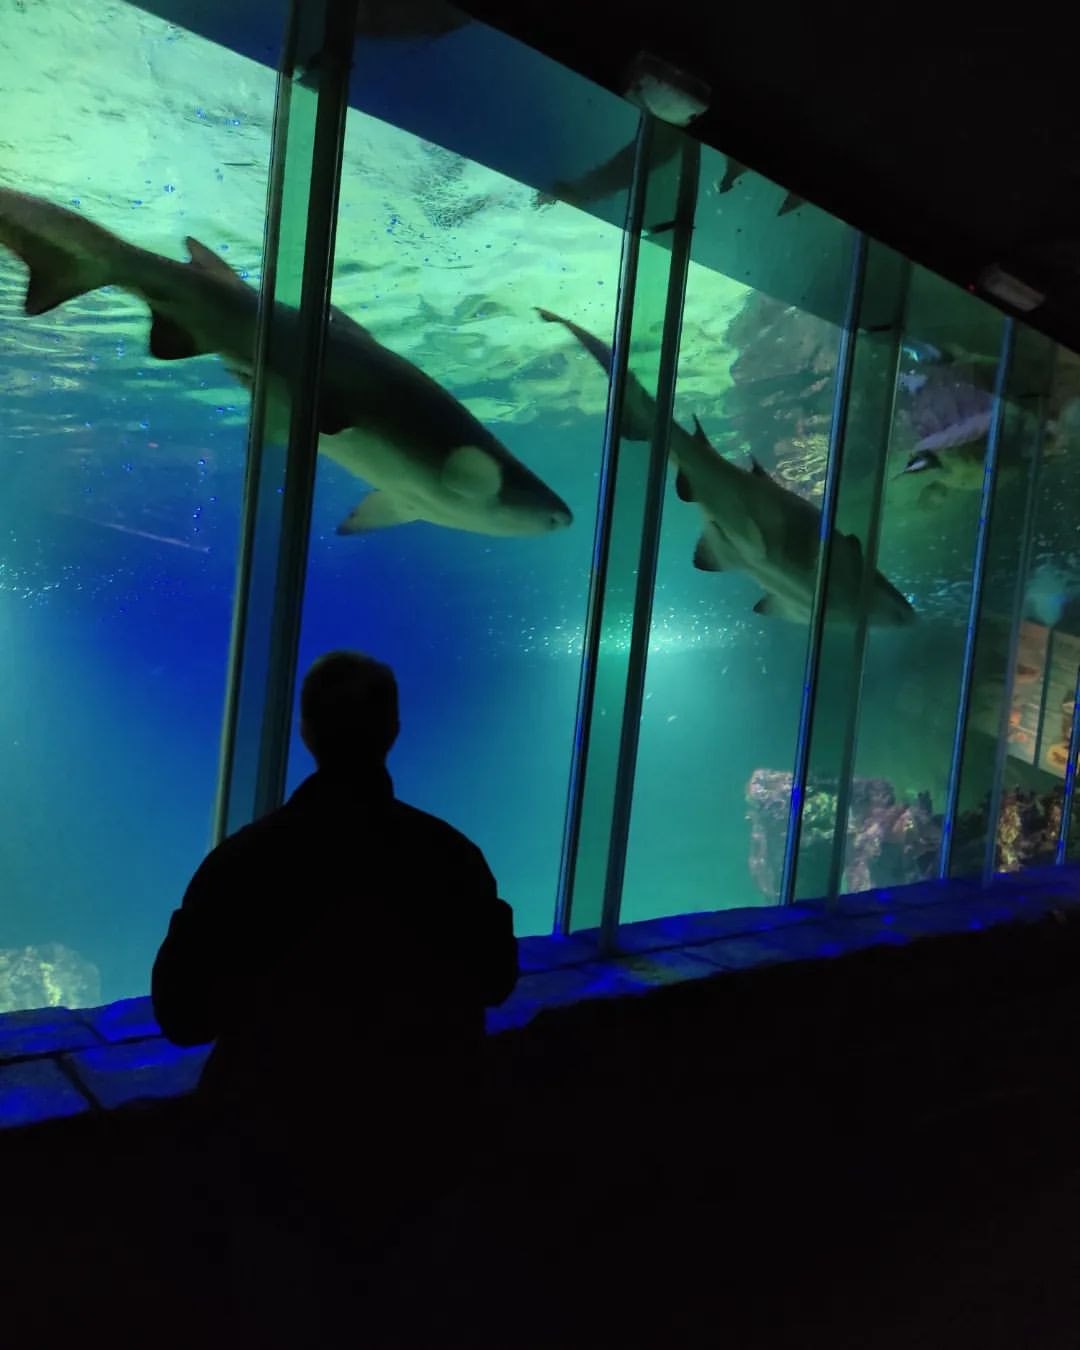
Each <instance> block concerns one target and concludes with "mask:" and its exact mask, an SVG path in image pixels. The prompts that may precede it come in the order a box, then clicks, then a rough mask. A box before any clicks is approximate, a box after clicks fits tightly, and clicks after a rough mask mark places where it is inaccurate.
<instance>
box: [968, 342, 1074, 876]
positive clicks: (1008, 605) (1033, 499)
mask: <svg viewBox="0 0 1080 1350" xmlns="http://www.w3.org/2000/svg"><path fill="white" fill-rule="evenodd" d="M1008 395H1009V401H1008V406H1007V413H1006V421H1005V432H1004V435H1003V440H1002V465H1001V469H1000V471H999V482H998V488H997V492H996V494H995V498H994V508H993V517H992V532H993V542H994V548H993V551H992V567H991V569H990V570H988V575H987V585H986V588H985V593H984V601H983V607H982V613H981V615H980V623H979V648H978V654H979V661H978V664H977V667H976V681H975V685H974V691H973V698H972V710H971V718H970V723H969V728H968V738H967V746H966V754H965V760H964V782H965V787H966V799H967V806H968V811H967V814H966V815H965V816H963V817H962V818H961V822H960V823H961V825H962V826H963V827H964V834H963V841H964V843H965V844H967V848H966V849H965V850H964V851H962V852H960V853H959V856H957V857H955V858H954V862H953V869H952V870H953V872H954V874H962V873H964V872H967V873H970V872H972V871H974V870H978V866H979V865H980V864H982V863H989V865H990V867H991V868H992V869H993V870H997V871H1016V870H1019V869H1020V868H1023V867H1027V866H1034V865H1040V864H1047V863H1052V862H1053V861H1054V857H1055V852H1056V847H1057V840H1058V835H1059V832H1060V830H1061V809H1062V797H1063V789H1064V779H1065V769H1066V765H1067V763H1068V751H1069V737H1070V732H1071V730H1072V720H1073V719H1072V712H1073V703H1074V699H1075V691H1076V682H1077V671H1078V668H1080V622H1078V620H1080V609H1078V608H1077V604H1076V568H1077V547H1076V539H1077V524H1076V503H1077V501H1078V500H1080V495H1078V494H1080V445H1078V438H1077V434H1076V406H1075V404H1076V400H1077V398H1078V395H1080V360H1078V359H1077V357H1076V356H1075V355H1074V354H1073V353H1071V352H1067V351H1064V350H1061V349H1058V350H1057V351H1056V352H1055V350H1054V348H1053V347H1052V345H1051V344H1050V343H1049V342H1048V341H1047V340H1046V339H1045V338H1042V337H1040V336H1039V335H1038V334H1035V333H1031V332H1025V331H1024V330H1020V331H1019V332H1018V334H1017V340H1016V355H1015V357H1014V360H1013V367H1012V370H1011V372H1010V378H1009V386H1008ZM995 792H996V799H995V795H994V794H995ZM990 816H993V817H994V818H995V819H996V822H997V828H996V831H995V839H994V844H993V852H992V855H990V850H989V844H988V841H987V834H988V832H989V830H988V823H987V822H988V818H989V817H990ZM1074 824H1075V822H1074ZM1070 843H1071V847H1070V853H1072V854H1073V855H1074V856H1075V845H1076V843H1077V841H1076V838H1075V836H1074V835H1070Z"/></svg>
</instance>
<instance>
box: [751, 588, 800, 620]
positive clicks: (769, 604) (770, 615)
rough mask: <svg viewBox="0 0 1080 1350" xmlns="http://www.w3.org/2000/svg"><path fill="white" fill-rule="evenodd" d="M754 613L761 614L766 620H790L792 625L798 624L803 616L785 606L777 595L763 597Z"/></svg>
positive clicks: (755, 607)
mask: <svg viewBox="0 0 1080 1350" xmlns="http://www.w3.org/2000/svg"><path fill="white" fill-rule="evenodd" d="M754 613H755V614H760V615H762V616H763V617H764V618H766V619H788V620H790V621H791V622H792V623H798V622H799V621H800V620H801V618H802V616H801V615H800V614H798V613H797V612H796V611H795V610H793V609H792V608H791V606H790V605H785V604H784V602H783V600H781V599H780V597H779V596H776V595H763V596H762V597H761V599H760V600H759V601H758V602H757V604H756V605H755V606H754Z"/></svg>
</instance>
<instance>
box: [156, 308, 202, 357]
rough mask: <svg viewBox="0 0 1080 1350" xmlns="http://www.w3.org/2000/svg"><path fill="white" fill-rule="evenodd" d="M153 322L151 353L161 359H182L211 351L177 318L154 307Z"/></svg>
mask: <svg viewBox="0 0 1080 1350" xmlns="http://www.w3.org/2000/svg"><path fill="white" fill-rule="evenodd" d="M150 313H151V314H152V315H153V323H152V324H151V325H150V355H151V356H156V357H157V358H158V360H159V361H182V360H183V359H184V358H185V357H187V356H201V355H202V354H203V353H204V352H207V351H209V350H210V349H209V348H208V347H203V346H200V345H199V343H197V342H196V341H195V339H194V338H193V337H192V336H191V334H190V333H189V332H188V331H187V329H186V328H183V327H181V325H180V324H178V323H177V322H176V320H175V319H170V318H167V317H166V315H164V314H159V313H158V312H157V310H155V309H152V310H151V311H150Z"/></svg>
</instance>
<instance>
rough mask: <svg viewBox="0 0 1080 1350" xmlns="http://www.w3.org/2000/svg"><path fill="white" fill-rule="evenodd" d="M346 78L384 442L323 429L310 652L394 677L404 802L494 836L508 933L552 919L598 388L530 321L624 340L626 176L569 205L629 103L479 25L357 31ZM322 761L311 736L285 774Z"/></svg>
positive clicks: (342, 251)
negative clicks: (619, 332) (572, 319)
mask: <svg viewBox="0 0 1080 1350" xmlns="http://www.w3.org/2000/svg"><path fill="white" fill-rule="evenodd" d="M436 49H437V50H436ZM478 69H483V70H484V71H485V72H488V73H489V74H490V76H491V80H490V83H489V82H488V81H487V79H486V78H485V81H483V82H481V83H480V85H478V82H477V80H476V71H477V70H478ZM355 72H356V73H355V79H354V88H353V102H354V104H355V105H356V106H354V107H353V109H352V110H351V112H350V115H349V119H348V123H347V133H346V144H345V156H344V171H343V181H342V188H341V205H340V213H339V221H338V234H337V249H336V266H335V275H334V287H333V303H334V306H335V316H334V318H333V320H332V322H333V323H334V324H362V325H363V326H364V328H365V329H366V330H367V331H368V332H369V333H370V335H371V338H373V339H374V340H375V341H376V342H377V343H378V344H380V346H379V348H378V369H377V370H376V371H375V373H374V374H373V375H369V376H368V378H369V379H370V380H371V387H370V397H371V399H372V400H373V401H374V406H375V407H376V408H377V409H378V417H377V421H378V425H379V428H380V431H379V435H378V436H376V437H357V436H354V435H351V434H350V432H349V430H348V428H347V427H327V429H326V430H327V431H328V433H329V434H324V436H323V438H322V441H321V443H320V451H321V453H320V465H319V470H318V476H317V482H316V494H315V504H314V512H313V520H312V531H311V540H310V551H309V560H308V579H307V588H306V594H305V603H304V625H303V633H302V638H301V651H300V666H301V668H303V667H304V666H306V664H307V663H308V662H310V661H311V660H312V659H313V658H314V656H316V655H317V654H318V653H319V652H321V651H324V650H326V649H328V648H333V647H356V648H361V649H366V650H369V651H371V652H372V653H374V654H376V655H378V656H379V657H380V658H381V659H384V660H386V661H388V662H389V663H390V664H391V665H392V666H393V667H394V669H395V671H396V672H397V675H398V679H399V683H400V687H401V709H402V734H401V738H400V740H399V742H398V745H397V747H396V748H395V750H394V753H393V756H392V758H391V763H390V768H391V771H392V773H393V775H394V778H395V784H396V788H397V790H398V791H399V793H400V794H401V795H402V797H403V798H405V799H406V800H408V801H410V802H412V803H414V804H415V805H417V806H419V807H422V808H425V809H428V810H431V811H433V812H435V813H437V814H439V815H443V816H445V817H446V818H448V819H449V820H451V821H452V822H453V824H455V825H456V826H458V827H459V828H460V829H462V830H464V831H465V832H466V833H467V834H469V835H470V837H472V838H474V839H475V840H476V841H477V843H478V844H479V845H480V846H481V847H482V848H483V849H484V851H485V853H486V854H487V856H488V858H489V860H490V862H491V865H492V868H493V870H494V872H495V875H496V877H497V878H498V881H499V885H500V888H501V891H502V893H503V894H504V895H505V896H506V898H507V899H508V900H509V901H510V902H511V903H512V904H513V906H514V909H515V916H516V927H517V931H518V932H521V933H535V932H543V931H549V930H550V928H551V924H552V918H553V910H554V897H555V891H556V883H557V878H558V869H559V861H560V849H561V843H562V834H563V823H564V805H565V798H566V786H567V778H568V773H569V765H570V751H571V744H572V738H573V734H574V715H575V707H576V697H577V682H578V672H579V662H580V656H581V640H582V628H583V621H584V615H585V602H586V596H587V590H588V579H589V568H590V564H591V555H592V531H593V522H594V518H595V513H596V495H597V473H598V467H599V459H600V447H601V435H602V419H603V414H604V410H605V406H606V385H605V382H604V381H603V379H598V378H595V376H594V372H593V370H592V369H590V368H589V364H588V363H589V361H590V358H589V357H588V356H587V355H586V354H585V353H583V352H579V351H576V350H575V349H574V347H573V345H572V344H571V343H570V342H568V341H567V340H566V335H565V334H564V333H562V332H561V331H560V330H558V329H557V328H556V327H555V326H553V325H551V324H547V323H544V322H543V320H542V319H541V318H540V316H539V315H538V314H537V309H538V308H545V309H550V310H552V311H554V312H556V313H567V314H575V315H580V316H581V317H582V318H583V320H584V321H585V322H588V323H589V324H590V325H595V326H596V327H597V328H598V329H599V330H600V331H603V332H606V333H608V334H610V332H611V327H612V323H613V319H614V308H615V300H616V291H617V280H618V266H619V257H620V250H621V242H622V237H621V224H622V218H623V216H624V214H625V205H626V188H627V186H628V184H627V183H620V182H615V181H612V182H611V184H610V185H609V191H608V193H607V196H606V198H605V200H603V201H601V202H596V203H589V205H590V209H595V210H597V211H600V212H602V214H601V215H600V216H599V217H598V216H597V215H592V214H586V213H585V212H584V211H582V210H581V209H579V208H578V207H575V206H572V205H570V204H569V203H568V202H566V201H563V200H560V199H559V193H560V189H561V186H562V185H563V184H564V183H567V182H570V181H571V180H576V179H578V178H579V177H580V176H581V175H582V174H583V173H585V172H587V171H588V170H589V168H590V167H592V166H595V165H599V164H603V163H604V162H605V161H607V160H609V159H611V158H612V156H613V155H615V154H616V153H617V151H618V150H619V149H620V148H621V147H623V146H625V145H627V144H628V143H629V142H631V141H632V138H633V135H634V131H635V128H636V124H637V115H636V113H635V111H634V110H633V109H632V108H630V107H628V106H627V105H625V104H623V103H621V102H620V101H619V100H617V99H615V98H610V99H605V98H603V97H602V96H600V95H599V94H598V93H597V91H596V90H595V89H594V88H592V87H591V86H589V85H587V84H586V83H585V82H584V81H583V80H580V78H579V77H576V76H571V75H570V74H569V72H566V71H564V70H562V69H561V68H559V67H557V66H555V65H554V64H553V63H551V62H549V61H547V60H545V59H544V58H542V57H540V56H539V55H538V54H537V53H535V52H530V51H528V50H527V49H525V48H523V47H521V46H519V45H518V44H516V43H514V42H512V41H510V40H509V39H507V38H504V37H502V36H501V35H499V34H496V33H494V32H492V31H490V30H488V29H486V28H484V27H483V26H482V25H479V24H472V23H470V24H468V25H465V26H464V27H463V28H461V29H460V30H458V31H454V32H452V33H450V34H448V35H446V36H444V37H442V38H440V39H439V41H438V42H437V43H431V44H427V43H423V42H420V43H415V44H411V43H399V44H394V46H393V47H392V48H391V46H389V45H385V44H380V43H378V42H377V41H361V42H359V43H358V48H357V53H356V62H355ZM466 89H468V90H469V91H470V97H469V98H465V97H463V95H462V91H463V90H466ZM583 106H584V107H588V109H589V111H588V115H587V116H584V117H583ZM582 127H584V130H581V128H582ZM526 128H531V130H530V133H529V134H528V135H527V134H526ZM564 195H566V196H569V195H572V194H570V193H564ZM608 216H612V217H613V218H614V220H615V221H617V222H618V223H617V224H615V223H609V220H608V218H607V217H608ZM310 769H311V762H310V759H309V757H308V755H307V752H306V751H305V750H304V749H303V747H302V745H301V744H300V743H299V740H298V739H297V740H295V741H294V743H293V747H292V750H291V753H290V763H289V779H290V786H291V785H294V784H295V783H296V782H297V781H299V779H300V778H301V777H302V776H304V775H305V774H306V773H308V772H309V771H310Z"/></svg>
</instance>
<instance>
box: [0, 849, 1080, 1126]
mask: <svg viewBox="0 0 1080 1350" xmlns="http://www.w3.org/2000/svg"><path fill="white" fill-rule="evenodd" d="M1048 916H1049V917H1050V921H1051V924H1052V926H1053V925H1060V927H1061V933H1060V938H1059V939H1054V940H1053V941H1052V942H1048V940H1047V937H1046V933H1045V931H1043V930H1044V929H1045V921H1046V920H1047V919H1048ZM1040 922H1042V929H1040V931H1039V933H1038V934H1037V935H1035V934H1033V935H1032V937H1031V939H1030V941H1029V942H1028V943H1027V946H1030V949H1031V950H1030V952H1029V953H1028V956H1029V959H1028V960H1027V961H1025V959H1024V954H1025V949H1026V948H1025V941H1024V940H1023V939H1022V934H1023V931H1024V928H1025V926H1031V925H1036V924H1040ZM987 930H1000V931H1001V933H1002V935H1003V939H1004V940H1005V941H1006V942H1007V944H1008V945H1007V948H1005V949H1003V948H1002V946H1001V944H1000V943H997V944H991V945H990V946H988V945H987V944H986V943H982V944H980V943H978V942H976V943H975V945H974V946H973V947H969V946H966V945H965V946H962V947H957V946H956V945H955V943H956V942H957V941H962V940H963V937H964V935H969V936H971V935H975V934H980V933H981V934H983V935H986V934H987ZM1066 930H1067V931H1066ZM1054 932H1057V928H1056V927H1054ZM619 938H620V947H621V952H620V954H619V955H618V956H617V957H615V958H613V959H609V960H601V959H600V958H599V956H598V933H597V932H596V931H586V932H582V933H577V934H574V935H572V936H571V937H568V938H562V937H550V938H543V937H540V938H538V937H531V938H524V939H522V940H521V943H520V949H521V966H522V976H521V979H520V981H519V984H518V987H517V989H516V990H515V992H514V994H513V995H512V997H511V998H510V999H508V1000H507V1002H506V1003H505V1004H504V1005H503V1006H502V1007H501V1008H497V1009H494V1010H493V1011H492V1012H491V1013H490V1014H489V1017H488V1028H489V1031H490V1032H491V1033H493V1034H499V1033H506V1034H512V1033H516V1032H518V1031H519V1030H520V1029H521V1028H523V1027H526V1026H528V1025H529V1024H530V1023H533V1022H534V1021H535V1020H536V1019H537V1018H538V1017H539V1016H540V1015H541V1014H544V1015H545V1016H546V1017H552V1016H559V1017H560V1019H561V1020H564V1019H565V1017H566V1016H573V1017H577V1016H578V1013H577V1012H576V1011H573V1010H575V1009H577V1008H578V1006H579V1005H582V1007H581V1016H582V1017H584V1016H585V1014H586V1013H587V1012H588V1010H589V1009H592V1008H593V1007H594V1006H595V1008H596V1012H597V1013H599V1012H600V1010H601V1008H602V1006H603V1005H605V1004H607V1003H612V1002H615V1003H619V1004H623V1003H625V1002H626V1001H627V1000H630V1002H631V1003H632V1004H636V1003H638V1002H640V1001H641V1000H645V1001H648V1000H650V999H660V1000H661V1001H662V1002H664V1001H667V1000H669V999H670V998H671V997H673V996H674V997H676V998H679V999H680V1000H681V995H680V994H679V990H680V988H685V990H686V992H687V994H689V993H690V990H691V989H694V988H699V987H700V988H707V989H708V990H709V994H708V998H709V1000H711V1006H710V1009H709V1011H710V1014H711V1015H712V1016H714V1017H715V1015H716V1009H717V1007H718V1006H721V1005H723V1004H724V1003H725V1000H727V999H729V998H733V997H736V996H737V997H740V998H750V1002H751V1003H754V1004H755V1007H754V1010H753V1013H752V1017H751V1014H750V1013H749V1012H748V1011H747V1009H745V1008H744V1009H743V1011H742V1012H741V1013H740V1023H741V1024H743V1025H745V1024H747V1018H750V1019H751V1020H752V1021H753V1024H754V1026H755V1035H760V1034H764V1033H763V1030H762V1029H763V1027H764V1026H767V1024H769V1023H770V1022H771V1021H772V1020H773V1018H772V1016H771V1015H770V1014H771V1013H772V1012H773V1011H774V1012H775V1017H776V1018H777V1019H779V1026H778V1029H777V1031H776V1038H777V1040H778V1042H782V1043H784V1044H785V1045H788V1044H794V1043H797V1042H798V1041H799V1040H800V1036H801V1028H800V1027H799V1026H798V1025H797V1024H796V1025H792V1024H791V1017H792V1009H793V1008H798V1007H800V1006H804V1005H805V1000H806V998H808V997H811V996H812V998H813V1002H814V1007H815V1022H816V1023H817V1024H818V1027H819V1030H820V1027H821V1025H824V1024H825V1023H828V1022H829V1018H830V1016H831V1017H833V1021H834V1024H835V1027H836V1028H837V1029H838V1030H842V1032H843V1034H844V1035H845V1036H846V1037H849V1038H850V1037H852V1036H854V1038H855V1039H856V1040H858V1039H859V1037H860V1035H862V1036H864V1037H865V1036H867V1035H868V1034H869V1032H868V1027H869V1026H870V1025H871V1024H872V1023H873V1022H874V1019H875V1016H876V1015H877V1014H878V1013H880V1012H881V1010H882V1008H883V1007H884V1006H885V1005H886V1004H888V1005H889V1006H890V1008H891V1015H892V1017H893V1019H894V1021H895V1020H896V1018H897V1017H899V1016H901V1015H902V1010H903V1009H904V1008H908V1009H913V1010H914V1009H918V1008H919V1007H920V1006H921V1005H922V1004H923V1003H925V1001H926V1000H927V999H928V998H937V999H946V1000H947V999H948V998H949V997H950V995H951V994H955V997H956V998H957V999H971V998H973V997H976V996H978V997H982V996H983V994H985V992H986V990H987V989H993V990H996V991H997V992H998V993H1000V994H1001V995H1002V996H1003V997H1005V996H1007V995H1008V992H1009V989H1010V987H1013V988H1016V989H1020V988H1021V987H1025V981H1027V982H1028V984H1030V983H1031V982H1032V981H1035V982H1036V983H1037V982H1038V981H1039V980H1040V979H1044V978H1047V977H1048V976H1047V970H1048V965H1049V964H1050V963H1051V954H1052V953H1053V952H1055V951H1056V952H1059V953H1060V959H1061V961H1062V962H1064V963H1066V966H1065V967H1064V968H1063V971H1062V978H1065V977H1066V976H1067V975H1068V972H1069V971H1070V970H1071V969H1072V966H1070V965H1068V964H1067V963H1069V962H1073V961H1074V957H1075V956H1076V954H1077V951H1078V950H1080V867H1075V866H1069V867H1064V868H1041V869H1038V870H1037V871H1035V870H1033V871H1031V872H1025V873H1020V874H1012V875H1007V876H1002V877H999V878H996V879H995V881H994V882H993V883H992V885H991V886H989V887H988V888H986V889H982V888H980V887H979V886H978V885H977V883H975V882H973V881H968V880H963V881H958V882H949V883H940V882H924V883H920V884H918V885H916V886H908V887H902V888H894V889H891V890H888V891H876V892H868V893H866V894H860V895H852V896H843V897H841V898H840V900H839V901H838V902H837V903H836V904H835V905H833V906H829V907H826V906H824V905H823V904H806V903H804V904H798V905H793V906H790V907H788V908H783V909H780V908H768V907H761V908H754V909H742V910H726V911H720V912H705V913H698V914H688V915H682V916H678V917H675V918H664V919H654V920H649V921H647V922H644V923H637V924H628V925H625V926H624V927H623V928H622V929H621V930H620V935H619ZM943 942H944V943H945V947H942V946H941V944H942V943H943ZM1055 944H1056V945H1055ZM897 949H907V950H906V951H898V950H897ZM976 949H977V950H976ZM889 952H893V953H896V956H897V959H896V960H890V961H888V962H885V963H884V964H883V961H884V958H885V956H886V954H887V953H889ZM961 953H965V954H966V955H961ZM1006 953H1007V954H1008V958H1009V959H1006ZM832 962H836V963H839V964H838V965H837V966H836V967H835V975H833V974H823V973H822V964H823V963H826V964H828V963H832ZM852 962H854V963H855V964H852ZM771 967H784V968H785V969H791V970H792V972H793V973H792V976H791V977H785V978H784V979H783V980H780V981H779V982H777V981H771V982H768V983H765V984H763V983H762V981H761V980H757V981H756V982H755V983H753V984H752V985H747V984H745V981H746V979H748V978H749V977H751V976H755V975H756V973H758V972H765V971H767V970H768V969H769V968H771ZM829 969H830V970H832V969H834V968H833V967H832V966H829ZM1075 978H1077V979H1080V969H1078V970H1077V972H1076V976H1075ZM800 982H803V983H805V984H806V986H807V989H806V992H805V993H804V992H801V991H800V989H799V988H798V986H799V984H800ZM811 985H812V986H813V993H812V995H811V994H810V992H809V990H810V986H811ZM713 986H715V992H713ZM749 989H753V990H754V991H755V992H754V993H753V995H752V996H751V995H749V994H748V993H747V992H746V991H747V990H749ZM740 991H741V992H740ZM979 991H981V992H979ZM770 1000H771V1001H772V1002H774V1003H775V1010H773V1009H772V1004H771V1002H770ZM696 1001H697V1000H696V996H695V1002H696ZM702 1009H703V1010H704V1009H705V1004H704V1003H703V1004H702ZM830 1009H831V1012H830V1011H829V1010H830ZM629 1020H630V1021H631V1022H634V1021H635V1020H640V1019H634V1018H631V1019H629ZM594 1021H596V1018H595V1017H594V1016H593V1014H592V1013H591V1012H588V1017H587V1019H586V1022H584V1023H583V1025H588V1024H589V1023H591V1022H594ZM600 1021H603V1018H602V1017H601V1018H600ZM208 1053H209V1047H199V1048H195V1049H188V1050H181V1049H178V1048H176V1047H175V1046H172V1045H170V1044H169V1043H168V1042H167V1041H165V1040H164V1039H163V1038H162V1036H161V1034H160V1030H159V1028H158V1027H157V1025H156V1024H155V1022H154V1019H153V1014H152V1012H151V1009H150V1000H149V999H148V998H140V999H126V1000H123V1001H122V1002H119V1003H114V1004H108V1005H106V1006H104V1007H101V1008H90V1009H83V1010H77V1011H73V1010H70V1009H66V1008H45V1009H38V1010H35V1011H30V1012H17V1013H9V1014H6V1015H3V1016H0V1129H4V1128H9V1129H11V1128H14V1129H25V1128H28V1127H34V1126H37V1125H40V1124H41V1123H43V1122H45V1121H47V1120H53V1119H62V1118H66V1117H71V1116H75V1115H80V1116H82V1115H86V1114H88V1113H89V1114H92V1115H94V1116H97V1117H103V1116H106V1115H107V1114H108V1113H110V1112H114V1111H117V1110H120V1109H121V1108H128V1107H132V1106H135V1105H138V1104H147V1103H151V1102H161V1101H167V1100H169V1099H172V1098H177V1097H182V1096H184V1095H186V1094H188V1093H190V1091H191V1090H192V1088H193V1087H194V1085H195V1083H196V1081H197V1080H198V1076H199V1073H200V1071H201V1069H202V1065H203V1063H204V1062H205V1059H206V1056H207V1054H208Z"/></svg>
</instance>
